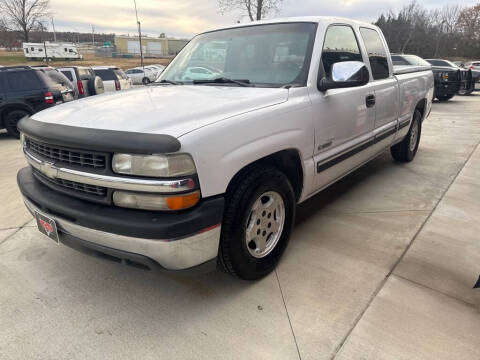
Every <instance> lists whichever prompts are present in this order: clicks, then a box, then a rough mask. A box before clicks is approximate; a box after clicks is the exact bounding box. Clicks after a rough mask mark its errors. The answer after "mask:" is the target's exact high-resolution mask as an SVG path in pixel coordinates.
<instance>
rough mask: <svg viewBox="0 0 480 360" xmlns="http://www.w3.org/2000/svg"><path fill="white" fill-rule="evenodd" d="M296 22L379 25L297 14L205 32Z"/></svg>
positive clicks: (346, 19) (340, 18)
mask: <svg viewBox="0 0 480 360" xmlns="http://www.w3.org/2000/svg"><path fill="white" fill-rule="evenodd" d="M295 22H311V23H319V24H323V25H324V26H328V25H330V24H335V23H342V24H349V25H355V26H361V27H368V28H373V29H378V27H377V26H375V25H373V24H370V23H368V22H363V21H358V20H353V19H349V18H344V17H336V16H296V17H286V18H274V19H268V20H259V21H255V22H249V23H240V24H235V25H231V26H224V27H220V28H216V29H212V30H209V31H205V33H208V32H212V31H217V30H224V29H234V28H239V27H247V26H257V25H263V24H282V23H295Z"/></svg>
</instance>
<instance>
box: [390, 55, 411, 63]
mask: <svg viewBox="0 0 480 360" xmlns="http://www.w3.org/2000/svg"><path fill="white" fill-rule="evenodd" d="M392 62H393V65H410V63H409V62H408V61H407V60H405V59H404V58H403V57H402V56H400V55H392Z"/></svg>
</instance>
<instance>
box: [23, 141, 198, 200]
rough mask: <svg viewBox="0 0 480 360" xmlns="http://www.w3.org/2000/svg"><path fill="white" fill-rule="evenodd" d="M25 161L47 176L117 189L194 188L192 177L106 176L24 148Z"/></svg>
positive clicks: (161, 190) (158, 190) (168, 191)
mask: <svg viewBox="0 0 480 360" xmlns="http://www.w3.org/2000/svg"><path fill="white" fill-rule="evenodd" d="M23 151H24V153H25V157H26V159H27V162H28V163H29V164H30V165H31V166H32V167H34V168H35V169H37V170H38V171H40V172H41V173H42V174H44V175H45V176H47V177H49V178H54V179H63V180H69V181H74V182H77V183H82V184H88V185H95V186H101V187H106V188H112V189H118V190H130V191H140V192H151V193H163V194H171V193H180V192H185V191H191V190H194V189H195V188H196V185H195V181H194V180H193V179H192V178H184V179H178V180H151V179H137V178H131V177H119V176H108V175H101V174H94V173H87V172H83V171H78V170H73V169H67V168H63V167H59V166H57V165H55V164H53V163H51V162H47V161H43V160H41V159H38V158H37V157H35V156H34V155H33V154H31V153H29V152H28V149H26V148H24V150H23Z"/></svg>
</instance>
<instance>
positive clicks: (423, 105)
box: [415, 99, 427, 121]
mask: <svg viewBox="0 0 480 360" xmlns="http://www.w3.org/2000/svg"><path fill="white" fill-rule="evenodd" d="M426 109H427V99H423V100H421V101H420V102H419V103H418V104H417V106H416V107H415V110H418V111H420V113H421V114H422V121H423V119H425V115H426V114H425V110H426Z"/></svg>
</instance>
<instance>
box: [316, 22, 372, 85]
mask: <svg viewBox="0 0 480 360" xmlns="http://www.w3.org/2000/svg"><path fill="white" fill-rule="evenodd" d="M343 61H363V59H362V54H361V52H360V48H359V46H358V42H357V38H356V37H355V33H354V32H353V29H352V28H351V27H350V26H348V25H333V26H330V27H329V28H328V30H327V33H326V35H325V41H324V44H323V53H322V65H323V69H324V70H325V74H326V75H327V76H330V75H331V72H332V65H333V64H335V63H337V62H343Z"/></svg>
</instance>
